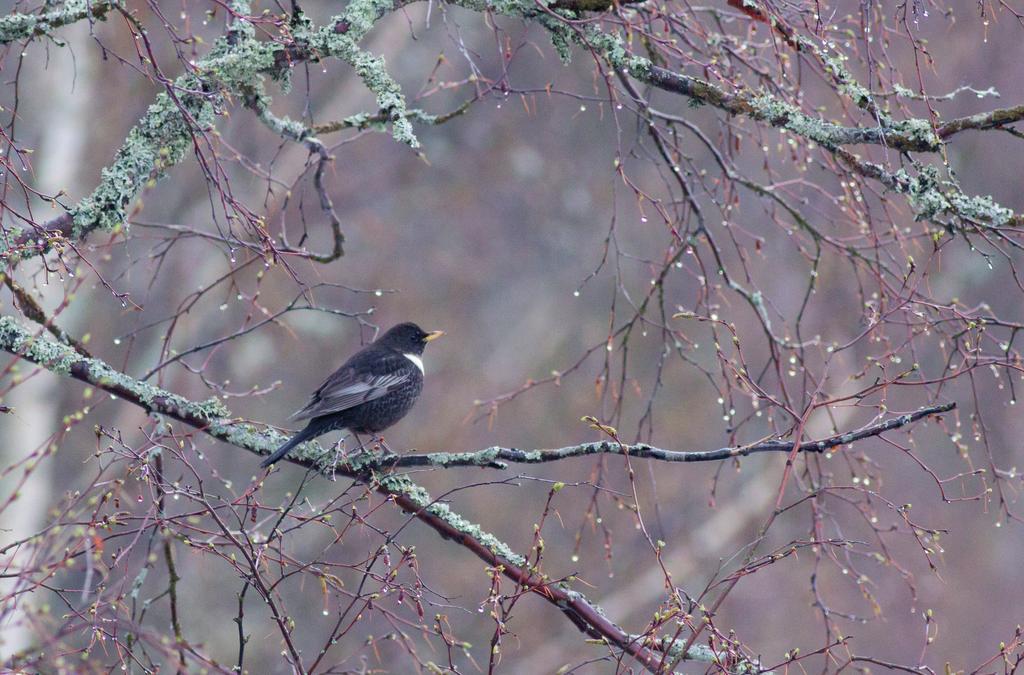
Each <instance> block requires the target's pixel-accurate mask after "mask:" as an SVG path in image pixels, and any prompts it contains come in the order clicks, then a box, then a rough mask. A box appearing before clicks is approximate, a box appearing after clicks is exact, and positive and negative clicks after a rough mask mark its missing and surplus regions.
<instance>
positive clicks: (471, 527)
mask: <svg viewBox="0 0 1024 675" xmlns="http://www.w3.org/2000/svg"><path fill="white" fill-rule="evenodd" d="M0 350H3V351H7V352H10V353H11V354H15V355H17V356H19V357H21V358H23V359H25V360H27V361H30V362H32V363H35V364H37V365H39V366H42V367H44V368H46V369H47V370H50V371H52V372H54V373H57V374H60V375H66V376H69V377H73V378H75V379H77V380H81V381H82V382H86V383H88V384H90V385H92V386H94V387H96V388H98V389H101V390H103V391H106V392H108V393H111V394H114V395H116V396H118V397H119V398H121V399H124V400H125V401H128V402H129V403H132V404H134V405H136V406H139V407H141V408H143V409H144V410H146V411H147V412H151V413H158V414H161V415H164V416H166V417H169V418H171V419H174V420H177V421H179V422H183V423H185V424H188V425H190V426H193V427H195V428H197V429H199V430H201V431H202V432H204V433H206V434H208V435H210V436H212V437H214V438H216V439H218V440H222V441H224V442H226V443H230V444H231V445H234V446H236V447H238V448H241V449H243V450H248V451H249V452H252V453H255V454H269V453H270V452H272V451H273V450H274V449H275V448H276V447H277V446H278V445H279V444H280V443H281V442H283V440H284V437H283V436H281V434H279V433H277V432H276V431H273V430H270V429H265V428H260V427H259V426H257V425H255V424H251V423H247V422H240V421H236V420H232V419H230V418H229V415H230V413H229V412H228V411H227V410H226V409H224V407H223V405H222V404H221V403H220V402H219V401H217V400H216V399H211V400H210V401H207V402H204V403H196V402H193V401H189V400H188V399H185V398H184V397H182V396H179V395H177V394H173V393H171V392H169V391H166V390H163V389H160V388H159V387H154V386H152V385H149V384H146V383H145V382H142V381H140V380H136V379H134V378H132V377H130V376H128V375H125V374H124V373H121V372H119V371H116V370H114V369H113V368H111V367H110V366H109V365H107V364H106V363H104V362H103V361H100V360H99V359H93V358H85V357H83V356H82V355H81V354H79V353H78V352H76V351H75V350H74V349H72V348H71V347H69V346H68V345H65V344H62V343H60V342H57V341H54V340H51V339H50V338H48V337H46V336H43V335H33V334H32V333H31V332H29V331H28V330H26V329H25V328H24V327H22V326H21V325H20V324H19V323H18V322H17V321H15V320H14V319H13V318H11V317H7V316H4V317H0ZM330 454H331V453H329V452H327V451H325V450H324V449H322V448H320V446H319V445H317V444H316V443H306V444H304V445H303V446H301V447H300V448H298V449H297V451H296V452H295V453H294V455H295V456H294V457H289V458H288V461H290V462H292V463H294V464H299V465H301V466H305V467H307V468H311V469H314V470H318V471H322V472H325V473H327V472H332V471H333V472H335V473H341V474H343V475H345V476H348V477H350V478H353V479H355V480H359V481H362V482H364V483H366V484H368V485H371V486H372V487H373V488H374V489H375V490H377V491H378V492H380V493H381V494H383V495H386V496H387V497H389V498H390V499H391V500H392V501H393V502H394V503H395V504H397V505H398V506H399V508H401V509H402V510H404V511H407V512H409V513H412V514H413V515H415V517H416V518H417V519H418V520H420V521H421V522H422V523H424V524H425V525H427V526H429V527H430V528H432V529H433V530H434V531H436V532H437V533H438V534H440V535H441V536H442V537H444V538H445V539H448V540H451V541H454V542H456V543H458V544H459V545H461V546H462V547H463V548H465V549H467V550H469V551H471V552H473V553H474V554H475V555H476V556H477V557H479V558H480V559H481V560H483V561H484V562H486V563H487V564H488V565H490V566H491V567H494V568H495V569H497V570H500V571H501V573H502V574H504V575H505V576H506V577H508V578H509V579H512V580H513V581H515V583H516V584H517V585H519V587H521V588H523V589H528V590H530V591H531V592H533V593H536V594H537V595H539V596H540V597H542V598H544V599H545V600H547V601H548V602H549V603H551V604H553V605H555V606H556V607H558V608H559V609H560V610H561V611H562V612H563V613H564V614H565V615H566V616H567V617H568V618H569V620H570V621H572V622H573V623H574V624H575V625H576V627H577V628H579V629H580V630H581V631H582V632H584V633H585V634H586V635H588V636H590V637H592V638H595V639H598V640H603V641H605V642H606V643H607V644H609V645H612V646H614V647H616V648H618V649H621V650H623V651H624V652H626V653H628V654H630V655H631V656H633V657H634V658H635V659H636V660H637V661H638V662H640V663H641V664H643V665H644V667H646V668H647V669H648V670H651V671H652V672H655V671H656V670H657V669H658V668H659V667H660V664H661V663H662V662H663V660H665V661H668V660H669V659H671V660H673V661H674V660H676V659H677V658H678V656H679V654H678V652H679V651H680V650H681V642H680V641H678V640H671V639H659V638H657V637H656V636H636V635H631V634H629V633H627V632H626V631H624V630H623V629H622V628H621V627H619V626H618V625H617V624H616V623H615V622H613V621H611V620H610V619H609V618H608V617H606V616H605V615H604V613H603V612H602V611H601V609H600V608H599V607H597V606H596V605H594V604H593V603H591V602H590V601H589V600H587V598H586V597H585V596H584V595H583V594H582V593H579V592H578V591H575V590H573V589H572V588H571V587H570V585H569V584H568V583H566V582H562V581H558V582H556V581H553V580H551V579H550V578H548V577H547V576H546V575H542V574H534V573H531V572H530V570H529V569H528V568H527V560H526V559H525V558H524V557H523V556H521V555H519V554H517V553H515V551H513V550H512V548H511V547H510V546H509V545H508V544H506V543H504V542H503V541H501V540H499V539H498V538H497V537H495V536H494V535H492V534H490V533H489V532H486V531H484V530H483V529H481V528H480V526H478V525H476V524H474V523H472V522H470V521H468V520H467V519H466V518H464V517H463V516H461V515H460V514H458V513H456V512H454V511H452V510H451V509H450V508H449V507H448V505H447V504H444V503H441V502H436V501H435V500H433V499H432V498H431V496H430V494H429V493H428V492H427V491H426V490H425V489H423V488H422V487H420V486H419V485H417V484H416V483H414V482H412V481H411V480H410V479H409V478H408V477H407V476H403V475H393V474H387V473H380V472H378V471H376V470H375V468H376V467H375V466H374V463H373V462H372V461H369V462H367V463H363V464H359V463H358V462H356V461H355V460H357V459H358V458H359V457H364V456H357V457H354V458H352V461H350V462H341V463H338V464H336V465H332V464H329V463H324V462H323V460H324V458H325V457H328V456H330ZM665 654H667V655H668V657H669V658H668V659H663V656H664V655H665ZM686 658H688V659H690V660H699V661H705V662H711V663H722V662H731V663H739V664H740V666H739V669H740V670H743V671H752V670H759V668H758V666H757V664H756V663H754V662H751V661H749V660H747V659H746V658H745V657H743V656H742V655H740V654H726V653H716V652H714V651H712V650H711V649H709V648H707V647H702V646H699V645H694V646H692V647H691V648H690V649H689V651H688V652H687V654H686Z"/></svg>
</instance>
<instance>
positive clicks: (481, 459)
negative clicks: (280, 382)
mask: <svg viewBox="0 0 1024 675" xmlns="http://www.w3.org/2000/svg"><path fill="white" fill-rule="evenodd" d="M954 408H956V403H943V404H940V405H933V406H929V407H927V408H921V409H920V410H917V411H915V412H912V413H907V414H905V415H900V416H899V417H894V418H892V419H889V420H886V421H884V422H880V423H878V424H873V425H871V426H869V427H865V428H863V429H859V430H857V431H849V432H846V433H843V434H836V435H835V436H829V437H828V438H825V439H822V440H820V441H809V442H807V443H801V444H800V450H799V451H800V452H825V451H826V450H829V449H831V448H835V447H837V446H840V445H846V444H848V443H853V442H855V441H859V440H861V439H864V438H870V437H872V436H878V435H879V434H883V433H885V432H886V431H892V430H893V429H899V428H900V427H904V426H907V425H908V424H913V423H914V422H916V421H918V420H920V419H922V418H924V417H930V416H932V415H941V414H942V413H946V412H949V411H950V410H953V409H954ZM792 450H793V443H792V442H789V441H783V440H771V441H764V442H762V443H754V444H752V445H742V446H739V447H735V448H720V449H718V450H698V451H688V452H684V451H679V450H663V449H661V448H656V447H654V446H651V445H647V444H646V443H637V444H635V445H628V444H624V443H616V442H614V441H599V442H596V443H581V444H580V445H570V446H567V447H564V448H557V449H551V450H519V449H518V448H501V447H492V448H486V449H484V450H478V451H476V452H458V453H456V452H434V453H430V454H419V455H389V456H388V457H389V458H390V459H391V460H392V461H391V463H390V466H394V467H413V466H434V467H440V468H448V467H456V466H478V467H479V466H482V467H492V468H505V464H503V462H514V463H517V464H540V463H542V462H557V461H560V460H563V459H568V458H570V457H585V456H587V455H600V454H608V455H624V454H628V455H629V456H630V457H639V458H641V459H656V460H660V461H662V462H713V461H721V460H724V459H730V458H733V457H746V456H747V455H753V454H754V453H758V452H786V453H788V452H792Z"/></svg>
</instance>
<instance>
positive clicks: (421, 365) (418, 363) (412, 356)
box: [405, 354, 427, 375]
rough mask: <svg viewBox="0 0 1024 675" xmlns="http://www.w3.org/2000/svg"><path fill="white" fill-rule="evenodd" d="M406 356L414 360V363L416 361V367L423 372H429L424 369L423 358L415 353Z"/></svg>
mask: <svg viewBox="0 0 1024 675" xmlns="http://www.w3.org/2000/svg"><path fill="white" fill-rule="evenodd" d="M405 358H407V359H409V360H410V361H412V362H413V363H415V364H416V367H417V368H419V369H420V372H421V373H423V374H424V375H426V374H427V371H425V370H423V359H421V358H420V357H418V356H416V355H415V354H406V355H405Z"/></svg>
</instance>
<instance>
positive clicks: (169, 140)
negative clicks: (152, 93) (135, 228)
mask: <svg viewBox="0 0 1024 675" xmlns="http://www.w3.org/2000/svg"><path fill="white" fill-rule="evenodd" d="M177 85H178V88H179V90H181V89H184V90H186V91H188V90H193V91H194V90H196V89H201V88H202V84H201V82H199V81H198V80H197V79H195V78H193V77H191V76H189V77H185V78H179V81H178V82H177ZM179 102H180V105H181V108H179V105H178V104H177V103H175V102H174V101H172V100H171V98H170V97H169V96H168V95H167V94H166V93H161V94H159V95H158V96H157V98H156V101H155V102H154V103H153V104H152V105H150V106H149V108H148V110H147V111H146V114H145V115H144V116H143V117H142V119H141V120H140V121H139V122H138V124H136V125H135V127H134V128H133V129H132V130H131V131H130V132H129V133H128V137H127V138H126V139H125V142H124V144H123V145H122V146H121V148H120V149H119V150H118V151H117V155H116V156H115V157H114V161H113V163H112V164H110V165H109V166H107V167H106V168H104V169H103V171H102V174H101V178H100V183H99V185H98V186H97V187H96V189H95V190H94V191H93V193H92V194H91V195H89V196H88V197H86V198H84V199H82V200H81V201H80V202H79V203H78V204H77V205H76V206H75V207H74V208H72V210H71V215H72V217H73V220H74V232H73V234H74V236H75V237H79V238H80V237H83V236H85V234H87V233H88V232H89V231H91V230H94V229H97V228H98V229H103V230H113V229H114V228H116V227H118V226H119V225H122V224H123V223H124V222H125V219H126V217H127V210H128V207H129V205H130V204H131V203H132V201H133V200H134V199H135V198H136V197H137V196H138V194H139V192H141V191H142V189H143V187H145V186H146V185H147V183H149V182H150V181H154V182H155V181H156V180H157V179H159V178H161V177H163V175H164V174H165V172H166V170H167V169H168V168H169V167H171V166H173V165H175V164H177V163H178V162H180V161H181V160H182V158H183V157H184V156H185V153H186V151H188V150H189V149H190V148H191V147H192V131H193V123H191V122H189V121H187V120H186V118H185V117H184V115H183V112H182V109H184V112H185V113H187V114H188V115H189V116H190V117H191V119H192V120H194V123H195V125H196V126H197V127H198V128H199V129H200V130H208V129H211V128H212V127H213V119H214V103H219V102H220V97H219V96H216V95H212V96H209V97H204V96H200V95H198V94H182V95H180V96H179Z"/></svg>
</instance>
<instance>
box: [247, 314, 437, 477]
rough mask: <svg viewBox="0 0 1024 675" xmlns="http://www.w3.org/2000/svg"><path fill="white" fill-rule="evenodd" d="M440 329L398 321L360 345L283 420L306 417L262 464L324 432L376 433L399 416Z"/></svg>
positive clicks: (415, 390)
mask: <svg viewBox="0 0 1024 675" xmlns="http://www.w3.org/2000/svg"><path fill="white" fill-rule="evenodd" d="M442 335H444V332H443V331H439V330H436V331H433V332H430V333H428V332H426V331H424V330H423V329H421V328H420V327H419V326H417V325H416V324H414V323H400V324H398V325H397V326H395V327H393V328H391V330H389V331H388V332H386V333H384V334H383V335H381V336H380V337H379V338H377V339H376V340H375V341H374V342H373V343H371V344H369V345H367V346H366V347H364V348H362V349H360V350H359V351H358V352H356V353H355V354H353V355H352V357H351V358H350V359H349V360H348V361H346V362H345V363H344V364H343V365H342V366H341V368H338V370H336V371H335V372H334V374H333V375H331V376H330V377H328V378H327V380H326V381H325V382H324V383H323V384H322V385H320V388H319V389H317V390H316V392H315V393H314V394H313V397H312V399H310V401H309V403H308V404H306V407H304V408H303V409H302V410H299V411H298V412H297V413H295V414H294V415H292V416H291V418H289V419H297V420H301V419H308V420H309V423H308V424H307V425H306V428H305V429H303V430H302V431H300V432H299V433H297V434H295V435H294V436H293V437H292V438H291V439H289V440H288V442H287V443H285V444H284V445H282V446H281V447H279V448H278V449H277V450H276V451H274V454H272V455H271V456H270V457H267V458H266V459H265V460H263V462H262V463H261V464H260V466H262V467H264V468H266V467H268V466H270V465H271V464H273V463H274V462H276V461H278V460H279V459H281V458H282V457H284V456H285V455H286V454H288V451H289V450H291V449H292V448H294V447H295V446H296V445H298V444H300V443H304V442H306V441H308V440H310V439H313V438H316V437H317V436H320V435H322V434H326V433H327V432H329V431H336V430H338V429H347V430H348V431H351V432H352V433H353V434H355V435H356V439H357V440H358V438H359V434H376V433H379V432H381V431H383V430H384V429H387V428H388V427H390V426H391V425H392V424H395V423H396V422H398V420H400V419H402V418H403V417H405V414H406V413H407V412H409V410H410V409H411V408H412V406H413V404H414V403H416V399H417V398H419V395H420V391H422V389H423V373H424V371H423V358H422V356H423V348H424V347H426V346H427V343H428V342H430V341H431V340H436V339H437V338H439V337H441V336H442Z"/></svg>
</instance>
